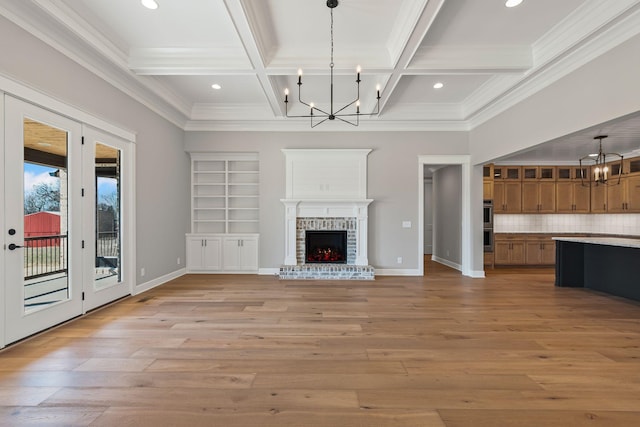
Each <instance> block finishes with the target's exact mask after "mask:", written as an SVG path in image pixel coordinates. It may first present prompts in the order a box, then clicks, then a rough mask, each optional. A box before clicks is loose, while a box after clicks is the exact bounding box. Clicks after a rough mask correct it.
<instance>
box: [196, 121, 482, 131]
mask: <svg viewBox="0 0 640 427" xmlns="http://www.w3.org/2000/svg"><path fill="white" fill-rule="evenodd" d="M184 130H185V131H188V132H196V131H200V132H203V131H208V132H308V131H313V132H374V131H375V132H384V131H388V132H401V131H405V132H412V131H413V132H468V131H469V130H471V129H470V127H469V124H468V122H466V121H454V120H450V121H447V120H442V121H430V122H425V121H419V120H415V121H411V120H379V119H378V120H364V119H361V120H360V126H357V127H356V126H351V125H348V124H346V123H323V124H321V125H320V126H318V127H316V128H313V129H311V126H310V124H309V120H308V119H282V118H281V119H277V120H262V121H258V120H256V121H238V120H236V121H234V120H220V121H218V120H215V121H214V120H209V121H206V120H198V121H189V122H188V123H187V125H186V126H185V127H184Z"/></svg>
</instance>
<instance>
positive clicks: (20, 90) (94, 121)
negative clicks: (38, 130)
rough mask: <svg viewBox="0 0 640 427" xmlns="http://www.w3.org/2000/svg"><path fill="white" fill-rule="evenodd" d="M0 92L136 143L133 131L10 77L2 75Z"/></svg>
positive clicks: (0, 76) (0, 77)
mask: <svg viewBox="0 0 640 427" xmlns="http://www.w3.org/2000/svg"><path fill="white" fill-rule="evenodd" d="M0 90H2V91H4V92H6V93H7V94H11V95H13V96H14V97H16V98H19V99H21V100H23V101H25V102H28V103H30V104H34V105H36V106H39V107H41V108H44V109H46V110H49V111H51V112H54V113H56V114H60V115H62V116H65V117H67V118H70V119H72V120H75V121H78V122H81V123H84V124H87V125H90V126H93V127H95V128H97V129H100V130H102V131H104V132H108V133H110V134H112V135H115V136H117V137H120V138H123V139H126V140H127V141H131V142H136V134H135V132H133V131H130V130H125V129H123V128H122V127H121V126H116V125H112V124H111V123H109V122H107V121H104V120H102V119H100V118H98V117H96V116H94V115H93V114H90V113H87V112H86V111H83V110H80V109H78V108H76V107H73V106H71V105H69V104H67V103H64V102H62V101H59V100H57V99H55V98H53V97H51V96H50V95H47V94H45V93H43V92H41V91H38V90H36V89H32V88H31V87H29V86H26V85H25V84H24V83H20V82H17V81H15V80H12V79H10V78H8V77H5V76H3V75H0Z"/></svg>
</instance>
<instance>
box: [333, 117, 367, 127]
mask: <svg viewBox="0 0 640 427" xmlns="http://www.w3.org/2000/svg"><path fill="white" fill-rule="evenodd" d="M335 117H336V119H338V120H340V121H341V122H345V123H349V124H350V125H351V126H358V124H359V123H360V122H359V121H357V122H356V123H354V122H352V121H349V120H345V119H343V118H342V117H345V116H340V117H338V116H335ZM356 119H358V116H357V115H356ZM325 120H326V119H325Z"/></svg>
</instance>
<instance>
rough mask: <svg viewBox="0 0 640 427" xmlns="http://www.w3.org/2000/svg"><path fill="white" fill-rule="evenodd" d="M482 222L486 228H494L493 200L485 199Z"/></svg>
mask: <svg viewBox="0 0 640 427" xmlns="http://www.w3.org/2000/svg"><path fill="white" fill-rule="evenodd" d="M482 222H483V226H484V228H493V201H492V200H485V201H484V204H483V209H482Z"/></svg>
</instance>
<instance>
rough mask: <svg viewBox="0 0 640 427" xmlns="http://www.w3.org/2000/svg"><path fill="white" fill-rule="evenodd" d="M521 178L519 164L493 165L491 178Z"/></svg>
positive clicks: (516, 179)
mask: <svg viewBox="0 0 640 427" xmlns="http://www.w3.org/2000/svg"><path fill="white" fill-rule="evenodd" d="M521 179H522V167H520V166H494V167H493V180H494V181H497V180H515V181H520V180H521Z"/></svg>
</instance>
